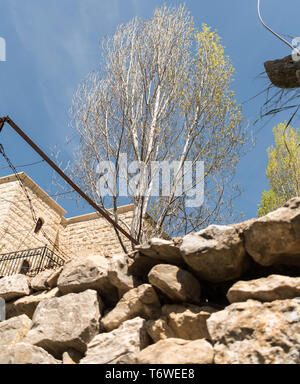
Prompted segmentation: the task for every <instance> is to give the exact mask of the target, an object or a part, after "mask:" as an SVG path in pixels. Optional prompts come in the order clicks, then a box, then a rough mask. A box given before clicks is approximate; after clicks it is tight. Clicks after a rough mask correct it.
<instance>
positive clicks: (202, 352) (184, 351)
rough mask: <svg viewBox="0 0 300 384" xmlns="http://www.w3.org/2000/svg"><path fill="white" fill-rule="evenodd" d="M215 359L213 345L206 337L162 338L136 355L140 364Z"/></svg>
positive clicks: (207, 362) (207, 361)
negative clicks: (185, 338) (191, 338)
mask: <svg viewBox="0 0 300 384" xmlns="http://www.w3.org/2000/svg"><path fill="white" fill-rule="evenodd" d="M213 359H214V350H213V347H212V346H211V345H210V344H209V343H208V342H207V341H206V340H204V339H201V340H193V341H190V340H182V339H175V338H171V339H166V340H161V341H159V342H158V343H156V344H153V345H150V346H149V347H147V348H146V349H144V350H142V351H141V352H139V353H138V354H137V356H136V362H137V363H138V364H211V363H212V362H213Z"/></svg>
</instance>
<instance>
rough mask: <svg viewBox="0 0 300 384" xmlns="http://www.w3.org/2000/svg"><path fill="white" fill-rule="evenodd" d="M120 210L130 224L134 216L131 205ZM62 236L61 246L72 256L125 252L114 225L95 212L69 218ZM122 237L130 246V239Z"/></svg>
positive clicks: (109, 254) (110, 254)
mask: <svg viewBox="0 0 300 384" xmlns="http://www.w3.org/2000/svg"><path fill="white" fill-rule="evenodd" d="M122 209H123V211H124V212H122ZM120 210H121V212H120V213H119V217H120V219H121V220H123V221H125V222H126V223H127V224H129V225H130V223H131V221H132V216H133V211H132V209H131V206H127V207H121V208H120ZM61 238H62V240H61V246H62V247H63V249H65V250H67V252H69V253H70V256H71V257H72V256H84V255H88V254H101V255H103V256H113V255H115V254H118V253H122V252H123V250H122V248H121V245H120V243H119V240H118V238H117V235H116V233H115V231H114V229H113V227H112V225H111V224H109V223H108V222H107V221H106V220H105V219H104V218H102V217H99V215H97V214H95V213H93V214H90V215H84V216H79V217H77V218H72V219H67V226H66V228H65V230H64V232H62V233H61ZM122 238H123V240H124V243H125V244H126V246H128V247H130V242H129V240H127V239H126V238H125V237H124V236H122ZM129 249H130V248H129Z"/></svg>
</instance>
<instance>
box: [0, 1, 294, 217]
mask: <svg viewBox="0 0 300 384" xmlns="http://www.w3.org/2000/svg"><path fill="white" fill-rule="evenodd" d="M181 3H182V1H176V0H173V1H169V0H166V1H160V0H151V1H149V0H50V1H49V0H26V1H24V0H0V17H1V24H0V37H3V38H5V39H6V44H7V61H6V62H0V116H4V115H9V116H10V117H11V118H12V119H13V120H14V121H15V122H16V123H17V124H19V125H20V127H21V128H22V129H23V130H24V131H25V132H26V133H27V134H28V135H29V136H30V137H31V138H32V139H33V140H34V141H36V143H38V144H39V145H40V146H41V147H42V148H43V149H44V150H45V151H46V152H47V153H50V151H51V149H53V148H54V147H55V146H56V148H58V149H59V150H60V151H61V153H62V156H63V159H64V160H67V159H68V158H70V157H71V156H72V153H71V151H72V147H71V146H66V137H71V136H72V135H73V134H74V132H72V130H71V128H70V126H69V115H68V110H69V108H70V105H71V100H72V95H73V93H74V92H75V90H76V88H77V86H78V84H79V82H80V81H81V80H82V79H83V78H84V77H85V76H86V75H87V74H88V72H90V71H92V70H95V69H97V67H98V63H99V58H100V48H99V42H100V40H101V37H103V36H104V35H107V34H112V33H114V31H115V29H116V27H117V26H118V24H120V23H126V22H127V21H129V20H130V19H131V18H132V17H134V16H140V17H143V18H147V17H151V15H152V13H153V10H154V9H155V8H157V7H159V6H161V5H163V4H167V5H177V4H181ZM256 3H257V2H256V0H226V1H225V0H209V1H208V0H206V1H204V0H186V1H185V4H186V6H187V8H188V9H189V10H190V12H191V14H192V15H193V17H194V19H195V22H196V24H197V25H198V26H200V25H201V23H203V22H204V23H206V24H208V25H210V26H211V27H213V28H214V29H217V30H218V33H219V35H220V36H221V37H222V39H223V44H224V45H225V47H226V54H228V55H229V56H230V57H231V60H232V62H233V65H234V67H235V69H236V72H235V82H234V83H233V89H234V90H235V91H236V93H237V99H238V101H239V102H243V101H245V100H247V99H249V98H251V97H252V96H254V95H256V94H257V93H259V92H260V91H262V90H263V89H264V88H265V87H266V85H267V82H266V80H264V79H260V78H258V79H257V78H256V77H257V75H259V74H260V73H261V72H262V71H263V70H264V68H263V63H264V61H267V60H271V59H276V58H281V57H284V56H286V55H288V54H290V50H289V48H288V47H287V46H285V45H283V44H282V43H281V42H280V41H279V40H277V39H275V38H274V37H273V36H272V35H271V34H270V33H269V32H267V31H266V30H265V29H264V28H263V27H262V26H261V24H260V23H259V21H258V17H257V12H256V6H257V4H256ZM299 10H300V6H299V0H287V1H286V2H284V3H283V2H282V1H280V0H262V13H263V16H264V18H265V20H266V21H267V23H268V24H270V25H271V26H272V27H274V29H275V30H276V31H278V32H279V33H281V34H283V35H284V36H285V37H287V35H288V36H291V37H296V36H300V29H299V20H298V17H299ZM288 39H289V38H288ZM289 40H291V38H290V39H289ZM264 101H265V99H264V98H263V97H260V98H256V99H255V100H254V101H252V102H251V103H247V104H245V105H244V111H243V113H244V116H245V118H246V119H247V120H248V121H249V129H252V128H253V122H254V121H255V120H256V118H257V116H258V114H259V110H260V107H261V105H262V104H263V102H264ZM289 116H290V115H289V114H288V113H283V114H281V115H279V116H277V117H276V118H275V119H273V120H272V121H271V122H270V123H268V124H266V125H264V123H265V122H262V123H260V124H258V125H256V126H255V127H254V128H253V129H254V131H256V132H257V144H256V146H255V148H254V149H253V150H252V151H251V152H250V153H248V154H247V155H246V156H245V157H244V158H243V159H242V160H241V162H240V164H239V167H238V172H237V177H236V180H237V181H238V182H239V183H240V184H241V186H242V187H243V189H244V193H243V195H242V196H241V197H240V198H239V199H238V200H236V202H235V207H236V209H237V210H238V211H243V212H244V213H245V215H246V218H251V217H254V216H256V212H257V204H258V203H259V201H260V197H261V193H262V191H263V190H264V189H266V188H267V180H266V178H265V168H266V165H267V155H266V148H267V147H268V146H270V145H271V144H272V142H273V136H272V127H273V126H274V125H276V124H278V123H279V122H281V121H284V120H286V119H288V118H289ZM296 122H297V121H296ZM0 142H2V143H3V144H4V145H5V148H6V150H7V153H8V155H9V156H10V158H11V160H12V161H13V163H14V164H16V165H22V164H26V163H31V162H34V161H37V160H39V158H38V156H37V155H35V154H34V153H33V152H32V150H31V149H29V147H28V146H27V145H26V144H24V143H23V142H22V140H21V139H19V138H18V137H17V136H16V134H14V133H13V132H12V130H11V129H10V128H5V129H4V131H3V133H2V134H1V136H0ZM3 166H4V164H3V160H2V158H1V159H0V176H4V175H6V174H8V173H11V172H10V170H8V169H2V167H3ZM19 170H24V171H26V172H27V173H28V174H29V175H30V176H31V177H32V178H33V179H34V180H35V181H36V182H38V183H39V184H40V185H41V186H42V187H43V188H44V189H46V190H49V179H50V176H51V174H52V172H51V170H50V169H49V168H48V167H46V166H45V165H36V166H33V167H30V168H19ZM59 203H61V204H62V205H63V206H64V207H66V209H67V210H68V214H69V215H77V214H81V213H83V212H89V211H90V208H87V207H85V208H84V209H83V210H80V211H79V209H78V207H76V206H75V205H73V204H71V203H70V202H68V201H64V200H60V201H59Z"/></svg>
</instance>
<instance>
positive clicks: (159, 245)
mask: <svg viewBox="0 0 300 384" xmlns="http://www.w3.org/2000/svg"><path fill="white" fill-rule="evenodd" d="M135 249H136V250H137V251H139V252H138V253H137V254H135V256H134V258H133V261H132V262H131V265H130V266H129V271H130V273H132V274H133V275H134V276H137V277H139V278H145V277H146V276H147V275H148V273H149V272H150V270H151V269H152V268H153V267H154V266H155V265H157V264H164V263H165V264H173V265H177V266H184V261H183V257H182V255H181V252H180V250H179V247H178V242H177V239H171V240H165V239H158V238H152V239H150V240H149V241H148V242H147V243H145V244H141V245H138V246H137V247H136V248H135Z"/></svg>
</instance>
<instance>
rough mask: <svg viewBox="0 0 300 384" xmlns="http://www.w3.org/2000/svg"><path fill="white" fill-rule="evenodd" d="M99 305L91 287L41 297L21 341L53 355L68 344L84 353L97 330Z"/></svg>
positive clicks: (95, 293) (64, 349)
mask: <svg viewBox="0 0 300 384" xmlns="http://www.w3.org/2000/svg"><path fill="white" fill-rule="evenodd" d="M101 305H102V304H101V301H100V299H99V297H98V295H97V292H96V291H92V290H86V291H84V292H82V293H78V294H76V293H70V294H68V295H66V296H62V297H58V298H54V299H48V300H44V301H42V302H41V303H39V305H38V306H37V308H36V310H35V313H34V316H33V319H32V321H33V325H32V329H31V330H30V331H29V332H28V334H27V336H26V337H25V339H24V342H26V343H29V344H34V345H37V346H38V347H41V348H44V349H45V350H46V351H48V352H49V353H51V354H52V355H53V356H54V357H56V358H61V355H62V353H63V352H65V351H66V350H68V349H69V348H73V349H75V350H77V351H79V352H81V353H84V352H85V350H86V346H87V344H88V343H89V342H90V341H91V340H92V339H93V337H94V336H95V335H96V334H97V333H98V332H99V320H100V316H101V315H100V311H101Z"/></svg>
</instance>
